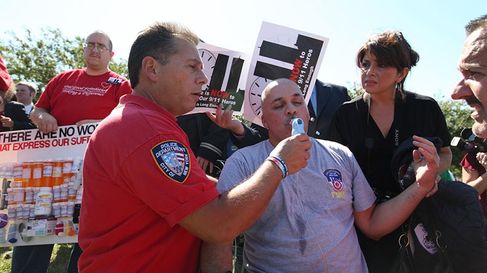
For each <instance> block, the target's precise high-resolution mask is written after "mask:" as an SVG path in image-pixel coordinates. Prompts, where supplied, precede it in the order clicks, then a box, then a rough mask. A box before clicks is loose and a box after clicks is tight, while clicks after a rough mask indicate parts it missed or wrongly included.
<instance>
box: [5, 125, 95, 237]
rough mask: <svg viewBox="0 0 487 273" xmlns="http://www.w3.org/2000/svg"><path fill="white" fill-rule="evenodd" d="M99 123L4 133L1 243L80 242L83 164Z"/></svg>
mask: <svg viewBox="0 0 487 273" xmlns="http://www.w3.org/2000/svg"><path fill="white" fill-rule="evenodd" d="M97 126H98V124H96V123H91V124H84V125H81V126H75V125H73V126H61V127H59V128H58V130H57V131H54V132H51V133H42V132H40V131H39V130H37V129H34V130H19V131H9V132H2V133H0V182H1V200H0V201H1V202H0V218H1V219H3V222H4V224H6V223H8V224H6V225H4V226H2V225H1V224H0V246H9V245H13V246H21V245H35V244H50V243H71V242H76V241H77V223H78V221H77V217H74V218H73V215H74V216H76V215H77V213H79V208H80V204H81V194H82V187H81V183H82V182H81V180H82V175H81V166H82V159H83V156H84V152H85V149H86V147H87V144H88V141H89V138H90V136H91V134H92V133H93V131H94V130H95V129H96V127H97Z"/></svg>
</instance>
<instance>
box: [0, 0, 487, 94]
mask: <svg viewBox="0 0 487 273" xmlns="http://www.w3.org/2000/svg"><path fill="white" fill-rule="evenodd" d="M0 7H1V10H2V16H0V39H5V38H8V37H9V35H8V34H7V33H9V32H14V33H16V34H18V35H20V36H22V35H23V34H24V33H25V30H26V29H30V30H31V31H32V33H34V34H35V33H36V32H39V33H40V31H41V30H42V29H46V28H58V29H60V30H61V31H62V33H63V34H64V36H66V37H70V38H74V37H75V36H81V37H85V36H87V35H88V34H90V33H91V32H92V31H93V30H103V31H105V32H107V33H108V34H109V35H110V37H111V38H112V41H113V44H114V51H115V58H122V59H125V60H127V59H128V55H129V52H130V46H131V45H132V43H133V41H134V40H135V38H136V37H137V33H138V32H139V31H141V30H143V29H144V28H145V27H147V26H148V25H150V24H151V23H153V22H155V21H171V22H177V23H181V24H183V25H186V26H187V27H189V28H190V29H192V30H193V31H194V32H195V33H196V34H197V35H198V36H200V38H202V39H203V40H205V42H207V43H209V44H212V45H215V46H219V47H223V48H227V49H230V50H234V51H240V52H244V53H247V54H248V55H251V54H252V52H253V47H254V46H255V42H256V40H257V35H258V33H259V30H260V26H261V24H262V22H263V21H267V22H271V23H274V24H279V25H283V26H286V27H290V28H294V29H298V30H302V31H305V32H309V33H312V34H316V35H320V36H324V37H328V38H329V39H330V40H329V43H328V46H327V49H326V52H325V55H324V58H323V62H322V64H321V67H320V70H319V73H318V79H320V80H322V81H325V82H331V83H335V84H340V85H344V86H346V87H348V88H351V87H353V86H354V85H355V84H360V74H359V70H358V68H357V67H356V65H355V57H356V53H357V50H358V48H359V47H360V46H361V45H362V44H363V43H364V42H365V41H366V40H367V38H368V37H370V36H371V35H374V34H376V33H379V32H382V31H386V30H399V31H401V32H402V33H403V35H404V36H405V38H406V39H407V40H408V41H409V43H410V44H411V46H412V48H413V49H414V50H416V51H417V52H418V53H419V55H420V61H419V63H418V64H417V66H416V67H413V68H412V70H411V72H410V74H409V76H408V78H407V80H406V84H405V87H406V89H407V90H410V91H413V92H416V93H420V94H424V95H428V96H433V97H435V98H439V99H442V98H448V97H449V94H450V93H451V90H452V89H453V87H454V86H455V84H456V83H457V82H458V81H459V80H460V73H459V72H458V70H457V63H458V58H459V56H460V52H461V48H462V46H463V41H464V39H465V31H464V26H465V24H466V23H467V22H468V21H470V20H471V19H474V18H477V17H479V16H481V15H483V14H485V13H487V1H485V0H468V1H458V0H443V1H439V0H431V1H427V0H408V1H397V0H368V1H359V0H353V1H352V0H350V1H346V0H335V1H332V0H300V1H289V0H246V1H223V0H205V1H201V0H199V1H189V0H171V1H149V0H137V1H120V0H118V1H111V0H110V1H103V0H96V1H95V0H83V1H66V0H64V1H60V0H44V1H39V0H0Z"/></svg>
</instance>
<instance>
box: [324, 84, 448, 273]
mask: <svg viewBox="0 0 487 273" xmlns="http://www.w3.org/2000/svg"><path fill="white" fill-rule="evenodd" d="M404 94H405V95H404V97H401V96H400V95H397V96H396V99H395V108H394V120H393V122H392V125H391V128H390V130H389V132H388V133H387V135H386V137H384V136H383V135H382V133H381V131H380V130H379V128H378V126H377V125H376V123H375V121H374V119H373V118H372V116H370V114H369V108H368V102H367V101H366V100H364V99H363V98H362V97H358V98H355V99H353V100H352V101H350V102H347V103H344V104H343V105H342V106H341V107H340V108H339V109H338V111H337V112H336V113H335V116H334V118H333V121H332V126H331V128H330V134H329V135H328V138H329V139H331V140H334V141H337V142H339V143H342V144H344V145H346V146H347V147H348V148H349V149H350V150H351V151H352V153H353V154H354V156H355V158H356V159H357V161H358V163H359V165H360V167H361V169H362V171H363V172H364V175H365V177H366V178H367V181H368V182H369V184H370V185H371V187H372V188H373V189H374V191H375V192H376V194H377V195H378V198H379V199H380V198H382V197H384V196H385V195H387V196H390V197H393V196H395V195H397V194H398V193H399V192H400V189H399V185H398V183H397V182H395V181H394V178H393V175H392V171H391V159H392V155H393V154H394V151H395V149H396V148H397V146H399V144H401V142H402V141H404V140H406V139H407V138H409V137H411V136H413V135H417V136H422V137H433V136H435V137H439V138H441V140H442V141H443V146H444V147H445V146H449V144H450V140H451V136H450V133H449V132H448V128H447V125H446V121H445V117H444V116H443V113H442V111H441V109H440V107H439V105H438V103H437V102H436V101H435V100H433V99H432V98H430V97H426V96H421V95H418V94H415V93H411V92H405V93H404ZM399 234H400V231H396V232H393V233H392V234H391V235H389V236H386V237H384V238H383V239H381V240H380V241H373V240H370V239H368V238H365V236H364V235H360V236H359V237H360V243H361V247H362V251H363V252H364V256H365V258H366V261H367V264H368V266H369V271H370V272H372V273H377V272H388V270H389V268H390V266H391V265H392V262H393V260H394V257H395V254H396V253H397V250H398V245H397V236H398V235H399Z"/></svg>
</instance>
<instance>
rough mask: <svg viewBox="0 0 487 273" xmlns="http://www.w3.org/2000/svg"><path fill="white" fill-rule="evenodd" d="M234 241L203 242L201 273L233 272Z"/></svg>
mask: <svg viewBox="0 0 487 273" xmlns="http://www.w3.org/2000/svg"><path fill="white" fill-rule="evenodd" d="M232 268H233V263H232V243H223V244H212V243H208V242H203V244H202V245H201V252H200V272H201V273H226V272H232Z"/></svg>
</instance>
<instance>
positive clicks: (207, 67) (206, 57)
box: [198, 48, 216, 90]
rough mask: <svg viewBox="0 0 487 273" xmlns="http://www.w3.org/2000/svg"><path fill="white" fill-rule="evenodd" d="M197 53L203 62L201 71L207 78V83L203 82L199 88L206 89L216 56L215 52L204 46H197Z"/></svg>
mask: <svg viewBox="0 0 487 273" xmlns="http://www.w3.org/2000/svg"><path fill="white" fill-rule="evenodd" d="M198 53H199V55H200V57H201V61H202V62H203V73H205V75H206V77H207V78H208V83H206V84H204V85H203V86H202V87H201V89H202V90H206V89H208V84H210V80H211V75H212V74H213V68H215V64H216V57H215V54H213V53H212V52H211V51H209V50H208V49H204V48H198Z"/></svg>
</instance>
